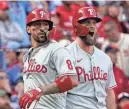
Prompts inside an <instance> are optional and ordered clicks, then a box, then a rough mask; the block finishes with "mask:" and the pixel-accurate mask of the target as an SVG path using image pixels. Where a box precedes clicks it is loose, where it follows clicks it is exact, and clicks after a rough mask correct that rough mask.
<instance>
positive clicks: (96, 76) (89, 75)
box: [75, 66, 107, 82]
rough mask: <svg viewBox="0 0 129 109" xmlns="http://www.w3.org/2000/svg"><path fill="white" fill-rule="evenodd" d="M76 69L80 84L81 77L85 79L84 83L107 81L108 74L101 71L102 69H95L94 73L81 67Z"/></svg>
mask: <svg viewBox="0 0 129 109" xmlns="http://www.w3.org/2000/svg"><path fill="white" fill-rule="evenodd" d="M75 68H76V72H77V75H78V81H79V82H80V76H83V77H84V82H86V81H93V80H104V81H106V80H107V73H106V72H103V71H102V70H100V68H99V67H98V66H97V67H95V66H94V67H93V72H86V71H85V69H84V68H82V67H81V66H80V67H79V66H77V67H75Z"/></svg>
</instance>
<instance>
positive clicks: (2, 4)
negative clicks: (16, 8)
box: [0, 1, 8, 10]
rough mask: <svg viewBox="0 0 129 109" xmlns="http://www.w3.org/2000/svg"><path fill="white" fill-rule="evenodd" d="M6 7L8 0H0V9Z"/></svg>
mask: <svg viewBox="0 0 129 109" xmlns="http://www.w3.org/2000/svg"><path fill="white" fill-rule="evenodd" d="M5 9H8V2H7V1H0V10H5Z"/></svg>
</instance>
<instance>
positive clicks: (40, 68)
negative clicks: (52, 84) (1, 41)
mask: <svg viewBox="0 0 129 109" xmlns="http://www.w3.org/2000/svg"><path fill="white" fill-rule="evenodd" d="M26 72H27V73H32V72H35V73H46V72H47V68H46V67H45V65H41V64H37V63H36V62H35V59H30V60H29V62H28V68H26V66H25V67H24V73H26Z"/></svg>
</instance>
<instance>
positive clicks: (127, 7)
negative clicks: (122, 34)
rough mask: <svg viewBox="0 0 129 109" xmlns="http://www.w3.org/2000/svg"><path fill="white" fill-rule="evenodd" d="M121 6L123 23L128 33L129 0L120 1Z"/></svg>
mask: <svg viewBox="0 0 129 109" xmlns="http://www.w3.org/2000/svg"><path fill="white" fill-rule="evenodd" d="M122 6H123V15H122V16H123V17H124V18H123V25H124V26H125V27H126V28H127V30H128V33H129V1H122Z"/></svg>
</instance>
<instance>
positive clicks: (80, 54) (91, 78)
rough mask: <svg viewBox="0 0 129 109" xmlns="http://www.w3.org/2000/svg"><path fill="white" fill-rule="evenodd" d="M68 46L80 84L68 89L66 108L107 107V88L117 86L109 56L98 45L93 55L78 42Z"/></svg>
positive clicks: (94, 108)
mask: <svg viewBox="0 0 129 109" xmlns="http://www.w3.org/2000/svg"><path fill="white" fill-rule="evenodd" d="M67 48H68V49H69V50H71V53H72V57H73V60H74V63H75V68H76V72H77V75H78V81H79V83H80V84H79V86H77V87H75V88H73V89H72V90H70V91H68V94H67V102H66V105H67V108H66V109H107V108H106V102H105V100H106V96H107V94H106V89H107V88H113V87H115V86H116V82H115V79H114V73H113V70H112V62H111V60H110V58H109V56H108V55H106V54H105V53H104V52H103V51H101V50H99V49H98V48H96V47H94V53H93V55H92V56H91V55H89V54H87V53H86V52H85V51H83V50H82V49H81V48H80V47H79V45H77V44H76V42H73V43H72V44H70V45H69V46H68V47H67Z"/></svg>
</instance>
